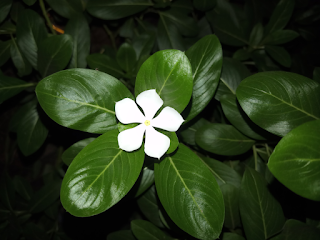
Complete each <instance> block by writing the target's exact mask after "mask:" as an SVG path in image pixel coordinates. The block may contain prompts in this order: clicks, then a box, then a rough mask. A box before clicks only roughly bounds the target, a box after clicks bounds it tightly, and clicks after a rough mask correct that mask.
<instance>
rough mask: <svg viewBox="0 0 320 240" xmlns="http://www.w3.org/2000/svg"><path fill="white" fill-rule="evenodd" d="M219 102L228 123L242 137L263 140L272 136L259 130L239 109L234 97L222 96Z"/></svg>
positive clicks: (231, 95) (230, 95)
mask: <svg viewBox="0 0 320 240" xmlns="http://www.w3.org/2000/svg"><path fill="white" fill-rule="evenodd" d="M220 102H221V106H222V109H223V113H224V114H225V116H226V117H227V119H228V120H229V122H230V123H231V124H232V125H233V126H234V127H235V128H237V129H238V130H239V131H240V132H241V133H243V134H244V135H246V136H248V137H250V138H252V139H256V140H265V139H266V137H271V136H272V135H271V134H270V133H269V132H267V131H265V130H264V129H262V128H260V127H259V126H258V125H256V124H255V123H254V122H252V121H251V120H250V118H249V117H248V116H247V114H245V112H244V111H243V110H242V108H241V107H240V105H239V103H238V101H237V98H236V96H235V95H233V94H226V95H223V96H222V97H221V98H220Z"/></svg>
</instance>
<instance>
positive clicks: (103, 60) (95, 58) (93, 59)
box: [87, 53, 124, 77]
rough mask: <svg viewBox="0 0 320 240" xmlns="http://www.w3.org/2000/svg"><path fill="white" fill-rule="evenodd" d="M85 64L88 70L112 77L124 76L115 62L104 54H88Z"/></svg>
mask: <svg viewBox="0 0 320 240" xmlns="http://www.w3.org/2000/svg"><path fill="white" fill-rule="evenodd" d="M87 62H88V65H89V67H90V68H92V69H96V70H98V71H102V72H105V73H108V74H110V75H112V76H113V77H123V75H124V73H123V71H122V69H121V68H120V66H119V64H118V63H117V61H115V60H114V59H112V58H111V57H110V56H107V55H106V54H99V53H94V54H90V55H89V56H88V57H87Z"/></svg>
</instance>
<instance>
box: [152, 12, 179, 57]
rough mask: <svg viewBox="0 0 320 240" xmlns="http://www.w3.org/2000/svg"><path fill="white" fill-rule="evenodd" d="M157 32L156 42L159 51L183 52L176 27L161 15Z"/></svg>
mask: <svg viewBox="0 0 320 240" xmlns="http://www.w3.org/2000/svg"><path fill="white" fill-rule="evenodd" d="M157 32H158V34H157V42H158V47H159V49H160V50H165V49H178V50H181V51H184V50H185V46H184V44H183V39H182V36H181V34H180V33H179V31H178V29H177V27H176V26H175V25H174V24H173V23H171V22H170V21H169V20H168V19H166V18H165V17H163V16H162V15H160V19H159V22H158V30H157Z"/></svg>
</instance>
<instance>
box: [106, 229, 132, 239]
mask: <svg viewBox="0 0 320 240" xmlns="http://www.w3.org/2000/svg"><path fill="white" fill-rule="evenodd" d="M107 240H136V238H135V237H134V236H133V234H132V232H131V231H130V230H121V231H117V232H113V233H110V234H109V235H108V237H107Z"/></svg>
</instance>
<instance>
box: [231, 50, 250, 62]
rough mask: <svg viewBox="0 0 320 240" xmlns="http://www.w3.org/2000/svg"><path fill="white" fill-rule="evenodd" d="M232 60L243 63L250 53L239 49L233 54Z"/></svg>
mask: <svg viewBox="0 0 320 240" xmlns="http://www.w3.org/2000/svg"><path fill="white" fill-rule="evenodd" d="M232 58H234V59H237V60H240V61H245V60H247V59H249V58H250V53H249V52H248V51H247V50H245V49H242V48H240V49H238V50H237V51H235V52H234V54H233V56H232Z"/></svg>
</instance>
